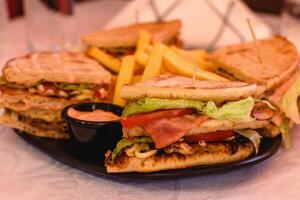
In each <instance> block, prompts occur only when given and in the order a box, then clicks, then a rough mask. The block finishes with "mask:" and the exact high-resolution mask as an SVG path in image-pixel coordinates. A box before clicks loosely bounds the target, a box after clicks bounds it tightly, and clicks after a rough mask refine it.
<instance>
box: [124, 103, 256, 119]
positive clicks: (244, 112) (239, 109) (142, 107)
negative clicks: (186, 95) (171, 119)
mask: <svg viewBox="0 0 300 200" xmlns="http://www.w3.org/2000/svg"><path fill="white" fill-rule="evenodd" d="M253 105H254V99H253V98H252V97H248V98H247V99H243V100H240V101H233V102H228V103H226V104H224V105H223V106H221V107H217V106H216V105H215V104H214V102H212V101H209V102H202V101H196V100H184V99H179V100H173V99H157V98H145V99H141V100H138V101H137V102H131V103H129V104H128V105H127V107H126V108H125V110H124V111H123V117H128V116H130V115H133V114H137V113H144V112H152V111H155V110H160V109H180V108H193V109H195V110H197V111H198V112H199V113H200V114H204V115H207V116H209V117H211V118H213V119H228V120H235V121H237V120H239V121H250V120H252V118H251V111H252V108H253Z"/></svg>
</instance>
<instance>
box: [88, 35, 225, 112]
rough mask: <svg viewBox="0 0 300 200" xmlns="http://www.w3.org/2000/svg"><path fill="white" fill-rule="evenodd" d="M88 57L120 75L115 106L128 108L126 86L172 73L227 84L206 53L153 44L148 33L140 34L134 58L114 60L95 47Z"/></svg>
mask: <svg viewBox="0 0 300 200" xmlns="http://www.w3.org/2000/svg"><path fill="white" fill-rule="evenodd" d="M86 53H87V55H88V56H90V57H92V58H94V59H96V60H98V61H99V62H100V63H101V64H103V65H104V67H106V68H107V69H109V70H110V71H112V72H113V73H115V74H117V77H116V85H115V91H114V97H113V103H114V104H116V105H120V106H125V105H126V101H124V100H123V99H121V97H120V91H121V88H122V85H124V84H130V83H138V82H144V81H147V80H149V79H151V78H153V77H155V76H158V75H160V74H166V73H172V74H177V75H182V76H187V77H193V78H196V79H205V80H217V81H225V80H227V79H225V78H224V77H222V76H219V75H217V74H215V73H213V72H211V71H210V69H212V68H213V65H212V64H211V63H210V62H209V61H208V59H207V52H206V51H205V50H203V49H194V50H183V49H180V48H178V47H176V46H166V45H165V44H163V43H161V42H155V41H152V39H151V36H150V34H149V33H148V32H145V31H140V32H139V34H138V40H137V46H136V51H135V53H134V54H133V55H126V56H123V57H121V58H120V57H114V56H112V55H110V54H108V53H106V52H105V51H103V50H101V49H99V48H97V47H91V48H89V49H88V50H87V52H86Z"/></svg>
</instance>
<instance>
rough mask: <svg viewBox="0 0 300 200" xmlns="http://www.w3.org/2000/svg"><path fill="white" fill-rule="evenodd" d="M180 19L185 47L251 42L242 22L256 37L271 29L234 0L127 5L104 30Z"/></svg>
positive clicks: (151, 1) (145, 1)
mask: <svg viewBox="0 0 300 200" xmlns="http://www.w3.org/2000/svg"><path fill="white" fill-rule="evenodd" d="M137 13H138V16H139V17H138V20H139V22H150V21H156V20H159V19H162V20H171V19H181V21H182V24H183V27H182V31H181V36H180V37H181V38H182V39H183V41H184V43H185V46H186V47H189V48H192V47H202V48H208V49H213V48H216V47H219V46H223V45H227V44H233V43H239V42H243V41H249V40H252V38H251V34H250V31H249V27H248V25H247V22H246V19H247V18H249V19H250V20H251V22H252V26H253V28H254V31H255V33H256V37H257V38H265V37H269V36H270V35H271V34H272V32H271V29H270V28H269V27H268V26H267V25H266V24H265V23H264V22H263V21H261V20H260V19H259V18H258V16H256V15H255V14H254V13H253V12H252V11H251V10H250V9H249V8H248V7H247V6H246V5H245V4H244V3H243V2H241V1H238V0H222V1H220V0H201V1H200V0H163V1H162V0H143V1H137V0H136V1H131V2H128V3H127V5H125V6H124V7H123V8H122V9H121V10H120V11H119V12H118V13H117V14H116V15H115V16H114V17H113V18H111V19H110V20H109V21H108V22H107V23H106V24H105V27H104V28H105V29H108V28H113V27H118V26H126V25H127V24H129V23H135V22H136V15H137Z"/></svg>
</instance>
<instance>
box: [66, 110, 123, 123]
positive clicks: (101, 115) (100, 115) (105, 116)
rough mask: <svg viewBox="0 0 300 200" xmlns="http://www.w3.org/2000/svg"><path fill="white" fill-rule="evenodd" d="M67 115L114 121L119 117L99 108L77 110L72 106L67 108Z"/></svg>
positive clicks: (85, 118)
mask: <svg viewBox="0 0 300 200" xmlns="http://www.w3.org/2000/svg"><path fill="white" fill-rule="evenodd" d="M68 115H69V116H70V117H72V118H75V119H79V120H85V121H93V122H105V121H115V120H119V119H120V117H119V116H118V115H116V114H114V113H112V112H109V111H104V110H100V109H96V110H93V111H79V110H76V109H74V108H69V110H68Z"/></svg>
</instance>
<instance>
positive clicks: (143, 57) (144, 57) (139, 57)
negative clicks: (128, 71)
mask: <svg viewBox="0 0 300 200" xmlns="http://www.w3.org/2000/svg"><path fill="white" fill-rule="evenodd" d="M134 57H135V60H136V62H137V63H138V64H140V65H142V66H146V65H147V63H148V60H149V55H148V54H147V53H145V52H144V51H137V52H136V53H135V54H134Z"/></svg>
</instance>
